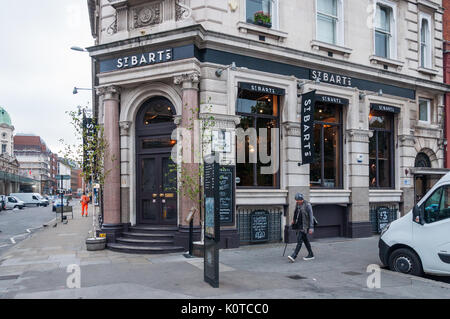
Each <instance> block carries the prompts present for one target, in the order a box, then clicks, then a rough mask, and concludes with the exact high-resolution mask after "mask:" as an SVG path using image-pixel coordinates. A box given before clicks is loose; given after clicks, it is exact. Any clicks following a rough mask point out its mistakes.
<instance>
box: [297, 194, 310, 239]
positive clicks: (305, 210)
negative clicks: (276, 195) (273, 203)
mask: <svg viewBox="0 0 450 319" xmlns="http://www.w3.org/2000/svg"><path fill="white" fill-rule="evenodd" d="M294 225H296V226H297V227H295V229H298V230H300V231H301V232H304V233H308V230H309V229H314V216H313V210H312V206H311V204H310V203H309V202H307V201H306V200H305V201H303V204H302V205H299V204H297V205H296V207H295V212H294Z"/></svg>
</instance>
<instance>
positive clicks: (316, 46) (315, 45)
mask: <svg viewBox="0 0 450 319" xmlns="http://www.w3.org/2000/svg"><path fill="white" fill-rule="evenodd" d="M311 48H312V49H313V50H315V51H319V50H322V51H331V52H334V53H338V54H342V55H343V56H344V57H346V58H348V57H349V56H350V54H352V52H353V50H352V49H349V48H346V47H342V46H339V45H335V44H331V43H326V42H322V41H317V40H312V41H311Z"/></svg>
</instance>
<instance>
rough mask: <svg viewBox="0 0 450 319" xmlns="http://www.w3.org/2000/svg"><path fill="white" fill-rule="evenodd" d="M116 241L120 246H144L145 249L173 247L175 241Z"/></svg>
mask: <svg viewBox="0 0 450 319" xmlns="http://www.w3.org/2000/svg"><path fill="white" fill-rule="evenodd" d="M116 241H117V242H118V243H119V244H124V245H132V246H143V247H153V246H173V240H170V239H169V240H164V239H162V240H157V239H153V240H150V239H137V238H124V237H120V238H117V239H116Z"/></svg>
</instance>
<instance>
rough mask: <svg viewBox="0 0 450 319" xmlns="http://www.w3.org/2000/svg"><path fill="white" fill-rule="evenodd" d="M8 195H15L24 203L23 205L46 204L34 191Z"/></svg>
mask: <svg viewBox="0 0 450 319" xmlns="http://www.w3.org/2000/svg"><path fill="white" fill-rule="evenodd" d="M9 196H14V197H17V198H18V199H19V200H21V201H22V202H24V203H25V206H47V205H48V204H46V202H45V201H44V200H43V199H40V198H39V197H38V196H37V194H35V193H11V194H9Z"/></svg>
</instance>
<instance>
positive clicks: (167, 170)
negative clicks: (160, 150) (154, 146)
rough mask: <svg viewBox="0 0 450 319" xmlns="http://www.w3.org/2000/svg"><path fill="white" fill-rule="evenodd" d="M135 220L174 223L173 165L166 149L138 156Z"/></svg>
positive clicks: (175, 212) (148, 222)
mask: <svg viewBox="0 0 450 319" xmlns="http://www.w3.org/2000/svg"><path fill="white" fill-rule="evenodd" d="M138 166H139V167H138V172H139V174H138V178H137V179H138V190H137V191H138V192H137V195H138V196H137V198H138V207H137V208H138V214H137V218H138V220H137V222H138V223H139V224H152V225H176V224H177V181H176V176H177V174H176V167H175V165H174V163H173V162H172V160H171V159H170V153H165V154H152V155H140V156H138Z"/></svg>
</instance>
